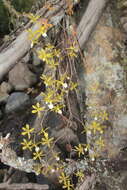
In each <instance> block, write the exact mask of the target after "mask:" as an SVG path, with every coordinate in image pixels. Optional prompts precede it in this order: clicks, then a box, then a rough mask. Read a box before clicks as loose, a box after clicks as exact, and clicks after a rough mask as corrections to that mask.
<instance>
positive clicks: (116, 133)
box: [84, 2, 127, 158]
mask: <svg viewBox="0 0 127 190" xmlns="http://www.w3.org/2000/svg"><path fill="white" fill-rule="evenodd" d="M115 5H116V2H115V4H113V5H111V6H110V7H108V9H107V10H106V11H105V13H104V14H103V16H102V18H101V19H100V21H99V23H98V25H97V27H96V29H95V31H94V33H93V35H92V36H91V38H90V40H89V42H88V43H87V46H86V47H85V50H84V55H85V60H86V62H85V64H84V69H85V71H84V76H85V81H86V96H87V100H86V104H87V105H88V110H87V116H86V117H87V124H86V125H87V126H92V123H93V122H94V121H95V122H96V123H101V126H102V125H103V126H106V129H105V130H104V134H102V135H101V134H100V133H98V132H97V133H96V134H88V136H87V137H88V142H89V143H90V144H91V143H93V142H94V140H93V139H95V140H96V139H97V138H99V137H100V136H101V137H102V139H103V138H104V141H105V147H104V148H102V149H101V150H98V151H99V155H101V156H102V157H103V158H115V157H116V156H117V155H119V153H120V150H121V149H122V148H124V147H125V146H126V143H127V125H126V124H127V105H126V102H127V95H126V73H125V72H124V66H123V61H122V59H123V58H122V52H123V48H124V46H123V44H122V40H123V34H122V32H121V30H120V26H119V25H118V20H119V18H118V12H117V10H116V7H115ZM104 113H107V114H108V115H109V116H106V117H109V118H105V119H104V118H103V116H102V115H103V114H104ZM93 146H94V148H97V147H96V145H95V144H93Z"/></svg>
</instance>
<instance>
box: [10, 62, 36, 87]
mask: <svg viewBox="0 0 127 190" xmlns="http://www.w3.org/2000/svg"><path fill="white" fill-rule="evenodd" d="M9 82H10V83H11V84H12V86H13V87H14V89H15V90H25V89H27V88H29V87H31V86H32V85H34V84H35V83H36V82H37V77H36V75H35V74H34V73H32V72H31V71H30V70H29V68H28V67H27V64H25V63H22V62H20V63H18V64H16V65H15V67H14V68H13V69H12V70H11V71H10V72H9Z"/></svg>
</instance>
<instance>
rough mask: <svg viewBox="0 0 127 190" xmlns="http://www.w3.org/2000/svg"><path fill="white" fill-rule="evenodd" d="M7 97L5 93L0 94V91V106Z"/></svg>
mask: <svg viewBox="0 0 127 190" xmlns="http://www.w3.org/2000/svg"><path fill="white" fill-rule="evenodd" d="M8 97H9V95H8V94H7V93H5V92H1V90H0V104H3V103H6V102H7V99H8Z"/></svg>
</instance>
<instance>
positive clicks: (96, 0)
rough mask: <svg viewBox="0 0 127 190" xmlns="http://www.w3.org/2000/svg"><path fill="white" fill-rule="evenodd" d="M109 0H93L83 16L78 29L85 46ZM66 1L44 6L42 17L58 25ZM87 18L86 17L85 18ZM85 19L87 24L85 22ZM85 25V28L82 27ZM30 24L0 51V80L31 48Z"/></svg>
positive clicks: (40, 12) (81, 42) (41, 12)
mask: <svg viewBox="0 0 127 190" xmlns="http://www.w3.org/2000/svg"><path fill="white" fill-rule="evenodd" d="M106 2H108V0H91V1H90V3H89V5H88V8H87V11H86V13H85V15H84V16H83V18H82V20H81V22H80V24H79V27H78V29H77V31H78V40H79V43H80V44H81V47H82V48H83V45H84V43H85V42H86V41H87V40H88V37H89V35H90V33H91V32H92V30H93V28H94V26H95V25H96V23H97V21H98V20H99V18H100V15H101V13H102V11H103V9H104V7H105V5H106ZM65 9H66V2H65V1H59V0H58V1H57V2H56V4H55V5H54V9H53V10H50V11H49V10H47V9H46V8H42V9H41V10H40V11H39V15H40V16H41V18H50V22H51V23H52V24H53V25H57V24H58V23H59V22H60V21H61V19H62V18H63V17H64V15H65ZM84 18H85V19H84ZM84 21H85V24H83V23H84ZM82 25H83V28H82ZM29 26H30V24H28V25H27V26H26V27H25V31H23V32H21V34H19V36H18V37H17V38H16V39H15V40H14V41H13V42H12V43H11V44H10V45H9V46H8V47H7V48H5V49H4V50H3V51H2V52H1V53H0V80H1V79H2V78H3V76H4V75H5V74H6V73H8V71H9V70H10V69H11V68H13V67H14V65H15V64H16V63H17V62H18V61H19V60H20V59H21V58H22V57H23V56H24V55H25V54H26V53H27V52H28V51H29V50H30V48H31V41H30V40H29V38H28V32H27V31H26V29H28V27H29ZM38 27H39V24H35V25H33V26H32V30H33V31H34V30H36V29H37V28H38Z"/></svg>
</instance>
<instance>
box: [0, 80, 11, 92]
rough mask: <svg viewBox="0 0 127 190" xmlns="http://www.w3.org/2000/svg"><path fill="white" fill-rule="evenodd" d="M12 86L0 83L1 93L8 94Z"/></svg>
mask: <svg viewBox="0 0 127 190" xmlns="http://www.w3.org/2000/svg"><path fill="white" fill-rule="evenodd" d="M12 88H13V87H12V86H11V84H9V83H8V82H2V83H1V85H0V89H1V92H4V93H10V92H11V91H12Z"/></svg>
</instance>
